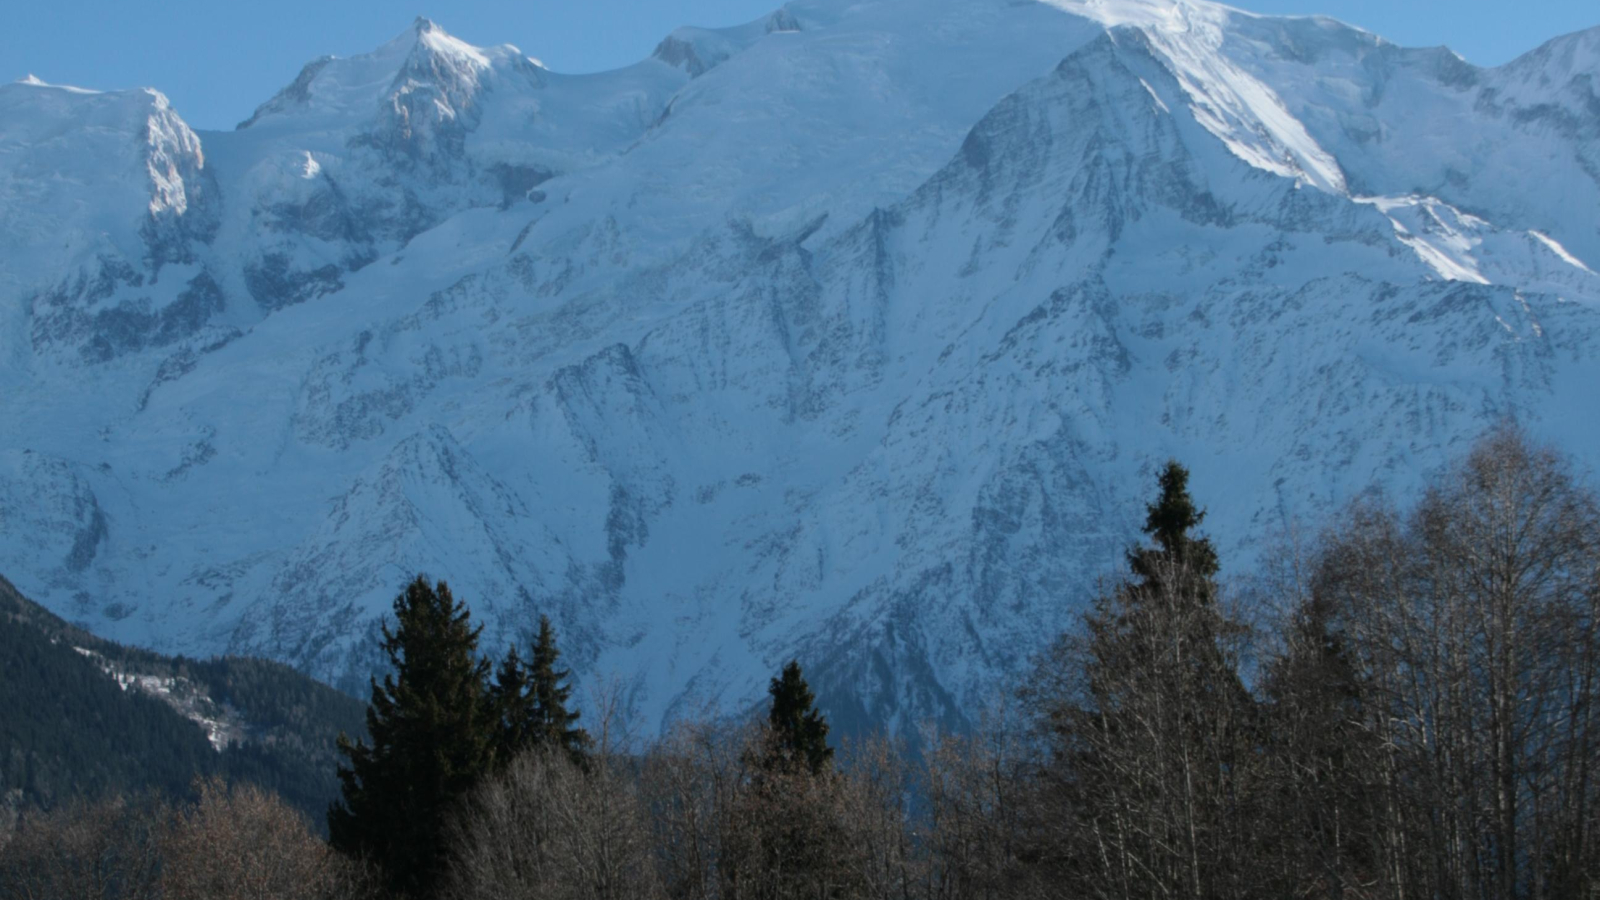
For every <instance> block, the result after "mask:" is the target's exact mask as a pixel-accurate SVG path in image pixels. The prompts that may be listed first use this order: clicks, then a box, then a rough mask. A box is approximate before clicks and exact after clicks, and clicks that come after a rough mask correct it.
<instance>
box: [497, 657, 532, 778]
mask: <svg viewBox="0 0 1600 900" xmlns="http://www.w3.org/2000/svg"><path fill="white" fill-rule="evenodd" d="M489 694H490V701H491V703H492V704H493V706H494V710H495V715H496V717H497V719H498V727H497V728H496V729H495V735H494V755H495V764H496V765H497V766H499V767H502V768H503V767H505V766H506V765H508V764H510V762H511V760H512V759H514V758H516V756H517V754H518V753H519V752H520V751H522V750H524V749H526V748H528V747H531V746H533V744H534V743H535V742H536V741H537V738H538V730H537V724H536V720H535V718H534V712H533V695H532V692H531V691H530V690H529V684H528V666H527V664H526V663H525V662H523V660H522V657H521V655H520V654H518V653H517V648H516V645H515V644H513V645H512V646H511V648H510V649H509V650H507V651H506V655H505V658H504V659H503V660H501V661H500V666H499V668H498V669H496V670H495V676H494V683H493V684H492V685H490V687H489Z"/></svg>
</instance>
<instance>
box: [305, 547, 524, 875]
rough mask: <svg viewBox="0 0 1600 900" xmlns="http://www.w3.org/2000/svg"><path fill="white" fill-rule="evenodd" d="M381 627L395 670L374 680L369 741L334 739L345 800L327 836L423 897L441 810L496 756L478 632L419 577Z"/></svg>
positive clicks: (434, 865)
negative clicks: (342, 758) (341, 758)
mask: <svg viewBox="0 0 1600 900" xmlns="http://www.w3.org/2000/svg"><path fill="white" fill-rule="evenodd" d="M394 617H395V626H394V628H393V630H391V629H390V627H389V624H388V623H387V622H386V623H384V626H383V644H382V646H383V651H384V653H385V654H386V655H387V656H388V658H389V663H390V665H391V666H392V667H393V672H392V673H391V674H389V675H386V676H384V679H383V683H382V684H381V685H380V684H379V683H378V682H377V680H376V679H373V680H372V682H371V684H372V700H371V703H370V705H369V706H368V708H367V731H368V734H369V735H370V737H371V741H372V743H371V745H370V746H369V745H367V744H365V743H352V742H351V741H349V740H348V739H346V738H344V737H341V738H340V750H341V751H342V752H343V753H344V754H345V755H346V756H348V757H349V760H350V765H349V766H348V767H344V766H340V768H339V781H340V783H341V787H342V789H343V798H342V799H341V800H340V801H339V802H336V803H335V804H334V805H333V806H332V807H331V808H330V809H329V811H328V833H329V839H330V841H331V843H332V844H333V846H334V847H335V848H337V849H338V850H340V851H342V852H343V853H345V854H347V855H350V856H353V857H358V858H365V859H368V860H371V861H372V862H374V863H376V864H377V865H378V866H379V867H380V868H381V870H382V872H383V874H384V878H385V880H386V881H387V882H388V883H389V886H390V887H391V888H392V889H394V890H395V891H397V892H400V893H407V894H413V895H425V894H426V893H427V892H428V891H429V890H430V888H431V887H432V885H433V884H434V883H435V881H436V879H437V877H438V876H439V874H440V873H441V870H442V866H443V858H442V854H443V849H442V848H443V847H444V836H443V834H442V830H443V827H444V821H445V816H446V813H447V810H448V808H449V807H450V806H451V805H452V804H453V803H454V802H455V800H456V799H457V798H458V797H459V796H461V795H462V794H463V793H465V792H466V791H467V790H468V789H469V788H471V787H472V786H473V785H474V784H475V783H476V782H477V781H478V779H479V778H480V777H481V776H482V775H483V774H484V773H485V771H486V770H487V768H488V766H489V763H490V761H491V758H492V734H493V731H494V728H493V724H494V720H493V707H492V705H491V703H490V702H489V698H488V697H487V694H486V689H485V678H486V676H487V674H488V663H487V662H484V661H482V660H480V659H479V658H478V656H477V647H478V633H479V631H480V629H478V628H474V627H472V625H471V623H470V620H469V616H468V612H467V609H466V607H465V606H464V605H462V604H459V603H457V602H456V600H455V598H454V597H452V596H451V594H450V589H449V588H448V587H447V586H446V585H445V583H444V582H442V581H441V582H439V583H438V584H437V585H436V586H431V587H430V586H429V584H428V582H427V580H426V579H425V578H424V577H422V576H420V575H419V576H417V578H416V579H415V580H413V581H412V582H411V583H410V584H409V585H407V586H406V589H405V590H404V591H403V592H402V593H401V594H400V595H399V596H398V597H396V598H395V601H394Z"/></svg>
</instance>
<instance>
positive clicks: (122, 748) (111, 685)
mask: <svg viewBox="0 0 1600 900" xmlns="http://www.w3.org/2000/svg"><path fill="white" fill-rule="evenodd" d="M0 646H3V648H4V653H3V654H0V659H3V660H4V665H3V666H0V710H3V712H0V735H3V738H0V759H3V760H4V764H3V765H0V796H6V795H8V794H14V795H15V796H16V797H17V798H18V799H19V800H20V801H21V803H23V804H24V805H30V806H32V805H39V806H44V807H47V808H48V807H52V806H56V805H59V804H62V803H66V802H69V801H72V800H75V799H84V798H89V799H93V798H95V797H99V796H103V795H105V794H108V793H121V794H124V795H132V794H137V793H140V792H142V791H145V790H152V791H157V792H161V793H166V794H169V795H185V794H187V792H188V791H189V789H190V787H191V786H192V784H193V781H194V779H195V778H197V777H200V776H208V775H220V776H225V777H228V778H230V779H238V780H243V781H249V782H252V783H256V784H260V785H263V786H266V787H269V788H271V789H273V790H275V791H277V792H278V793H279V794H280V795H282V796H283V797H284V798H285V799H286V800H288V801H289V802H290V803H292V804H294V805H295V806H297V807H299V808H300V809H301V810H303V811H304V812H305V813H306V814H307V815H308V816H310V817H311V818H312V821H317V822H320V821H321V817H322V814H323V813H324V812H325V810H326V809H327V805H328V804H329V803H330V802H331V801H332V800H333V798H334V796H335V795H336V794H337V791H338V782H337V780H336V779H335V778H334V775H333V771H334V764H335V759H336V757H335V746H334V740H335V738H336V737H337V736H338V733H339V732H340V731H345V732H347V733H349V734H360V733H362V728H363V725H362V714H361V707H360V704H358V703H357V702H355V701H354V700H351V699H350V698H348V697H345V696H344V695H342V694H338V693H336V692H334V691H333V690H331V689H329V688H327V687H324V686H323V685H320V684H317V683H316V682H314V681H311V680H310V679H308V678H306V677H304V676H303V675H300V674H298V673H295V672H293V671H292V670H290V669H288V668H286V667H284V666H282V665H281V664H277V663H271V662H266V661H264V660H255V659H241V658H234V657H230V658H223V659H214V660H208V661H197V660H184V659H171V658H167V657H161V656H158V655H156V654H153V653H149V652H146V651H141V650H133V649H129V648H125V647H121V646H118V645H116V644H113V643H110V642H108V641H104V640H101V639H99V638H96V637H94V636H92V635H90V634H88V633H86V632H84V631H81V630H79V629H77V628H74V627H72V626H70V625H67V624H66V623H65V622H62V621H61V620H60V619H59V618H57V617H55V616H54V615H51V614H50V613H49V612H47V611H46V610H44V609H43V608H42V607H40V606H38V605H37V604H34V603H33V602H32V601H30V600H28V599H26V598H24V597H23V596H22V595H21V594H19V593H17V591H16V589H15V588H14V587H12V585H11V584H10V583H9V582H7V581H6V580H5V579H3V578H0Z"/></svg>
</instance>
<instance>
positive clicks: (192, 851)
mask: <svg viewBox="0 0 1600 900" xmlns="http://www.w3.org/2000/svg"><path fill="white" fill-rule="evenodd" d="M196 793H197V795H198V796H197V799H196V800H195V802H194V803H193V804H192V805H190V806H187V807H184V808H181V809H178V810H176V811H175V812H174V813H173V814H172V815H171V818H170V820H169V821H168V822H167V823H166V824H165V826H164V827H163V828H162V829H161V832H160V833H159V836H158V837H157V841H156V846H157V851H158V853H159V856H160V860H161V878H160V886H161V897H162V898H163V900H301V898H308V897H333V896H336V894H335V891H339V892H341V895H343V894H342V892H344V891H347V890H349V889H350V887H351V884H350V879H351V875H350V873H348V872H347V871H345V868H346V866H347V865H348V863H347V862H346V861H345V860H344V859H342V858H341V857H338V856H337V855H336V854H334V853H333V851H332V850H331V849H329V847H328V846H327V844H325V843H324V842H323V841H322V840H320V839H319V838H318V837H317V836H316V835H314V834H312V833H311V828H310V826H309V825H308V824H307V822H306V821H305V820H304V819H303V818H302V817H301V816H300V814H299V813H297V812H295V811H294V810H293V809H290V808H289V807H288V806H287V805H286V804H285V803H284V802H283V801H282V800H281V799H279V798H278V797H277V795H275V794H272V793H269V792H267V791H264V790H262V789H261V788H258V787H255V786H253V785H242V786H234V787H229V786H228V785H226V784H224V783H223V782H221V781H219V780H209V781H202V782H200V783H199V784H197V786H196Z"/></svg>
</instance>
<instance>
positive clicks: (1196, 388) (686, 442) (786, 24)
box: [0, 0, 1600, 732]
mask: <svg viewBox="0 0 1600 900" xmlns="http://www.w3.org/2000/svg"><path fill="white" fill-rule="evenodd" d="M1597 85H1600V29H1597V30H1592V31H1588V32H1583V33H1579V34H1575V35H1570V36H1567V37H1562V38H1558V39H1556V40H1554V41H1552V42H1550V43H1549V44H1546V45H1545V46H1543V47H1541V48H1538V49H1536V50H1534V51H1533V52H1531V53H1529V54H1527V55H1526V56H1524V57H1522V58H1520V59H1518V60H1516V61H1514V62H1512V63H1510V64H1508V65H1505V66H1502V67H1499V68H1494V69H1481V68H1477V67H1474V66H1472V65H1470V64H1468V63H1466V62H1465V61H1463V60H1462V59H1460V58H1459V57H1458V56H1456V55H1455V54H1453V53H1451V52H1450V51H1449V50H1447V49H1443V48H1437V49H1411V48H1402V47H1398V46H1395V45H1393V44H1391V43H1388V42H1386V41H1384V40H1383V39H1381V38H1379V37H1377V36H1375V35H1372V34H1370V33H1367V32H1365V31H1362V30H1360V29H1357V28H1354V27H1352V26H1349V25H1346V24H1343V23H1340V22H1337V21H1335V20H1332V19H1327V18H1316V17H1313V18H1278V17H1266V16H1258V15H1254V14H1250V13H1246V12H1243V11H1240V10H1235V9H1231V8H1228V7H1224V6H1221V5H1217V4H1212V3H1207V2H1202V0H1025V2H1013V0H869V2H847V0H796V2H792V3H789V4H788V5H786V6H784V7H783V8H782V9H779V10H777V11H775V12H773V13H772V14H771V15H768V16H766V17H763V18H762V19H760V20H757V21H755V22H751V23H748V24H746V25H744V26H740V27H736V28H729V29H701V28H684V29H680V30H679V31H677V32H674V33H673V34H671V35H669V36H667V37H666V38H665V39H664V40H663V41H662V42H661V44H660V46H659V47H658V48H657V50H656V52H655V53H654V54H653V55H652V56H651V57H650V58H649V59H646V60H643V61H641V62H640V63H638V64H636V65H634V66H631V67H628V68H625V69H621V70H617V71H612V72H604V73H598V74H591V75H569V74H562V73H558V72H553V71H550V70H548V69H547V68H545V67H544V66H543V65H542V64H540V63H539V62H538V61H537V60H536V59H534V58H533V57H530V56H528V55H526V54H524V53H523V52H522V51H521V50H519V49H518V48H516V47H511V46H509V45H507V46H500V47H475V46H471V45H469V44H467V43H465V42H462V41H460V40H458V39H456V38H454V37H452V36H450V35H449V34H448V33H446V32H445V31H444V30H443V29H442V28H440V27H439V26H438V25H436V24H435V23H433V22H431V21H428V20H426V19H419V20H417V21H416V22H415V23H414V24H413V25H412V26H411V27H410V28H408V29H407V30H406V31H405V32H403V33H402V34H400V35H399V36H397V37H396V38H395V39H394V40H392V41H390V42H389V43H387V44H384V45H383V46H381V47H379V48H378V49H377V50H375V51H374V52H372V53H370V54H367V55H365V56H359V57H353V58H348V59H341V58H333V57H328V58H324V59H319V60H316V61H313V62H311V63H310V64H308V65H307V66H306V67H305V68H304V69H303V70H302V71H301V72H300V74H299V75H298V77H296V78H295V79H294V80H293V81H292V82H291V83H290V84H289V85H288V86H287V87H285V88H284V89H283V90H282V91H281V92H279V93H278V94H277V95H276V96H275V97H272V98H270V99H269V100H267V101H266V102H265V103H263V104H261V105H260V107H258V108H257V110H256V111H255V112H254V114H253V115H251V116H250V117H249V118H248V119H246V120H245V121H244V122H242V123H241V124H240V125H239V127H238V128H237V129H235V130H233V131H228V132H211V131H196V130H193V129H191V128H189V127H188V125H186V124H185V123H184V122H183V120H182V118H181V117H180V116H179V114H178V112H177V111H175V110H174V109H173V108H172V106H171V104H170V103H169V102H168V101H167V99H166V98H165V97H164V96H163V95H161V94H160V93H159V92H157V91H154V90H136V91H123V92H94V91H89V90H84V89H79V88H69V87H63V86H55V85H47V84H44V83H42V82H39V81H38V80H37V79H32V78H27V79H24V80H22V81H19V82H16V83H12V84H6V85H0V123H4V124H3V125H0V211H3V216H0V260H3V261H4V262H3V265H0V421H3V422H5V423H6V425H7V428H6V429H5V431H4V433H3V434H0V572H4V573H6V575H7V577H9V578H11V579H12V580H13V581H14V582H15V583H16V584H17V585H18V587H19V588H20V589H22V590H23V591H24V592H25V593H27V594H29V595H30V596H32V597H34V598H36V599H37V600H39V601H40V602H41V603H44V604H45V605H47V606H48V607H49V608H50V609H51V610H53V611H54V612H56V613H57V614H59V615H62V616H63V617H65V618H67V619H69V620H72V621H74V622H75V623H78V624H80V625H82V626H84V627H87V628H89V629H91V630H93V631H94V632H96V633H99V634H102V635H105V636H107V637H110V638H113V639H116V640H119V641H125V642H131V643H137V644H141V645H144V646H148V647H151V648H154V649H158V650H161V651H163V652H169V653H186V654H191V655H202V654H209V653H218V652H235V653H251V654H258V655H264V656H269V657H272V658H275V659H279V660H283V661H287V662H290V663H292V664H294V665H296V666H298V667H300V668H302V669H303V670H305V671H307V672H308V673H311V674H313V675H315V676H317V677H320V678H323V679H326V680H328V681H330V682H332V683H335V684H338V685H340V686H343V687H345V688H346V689H349V690H352V691H360V690H361V689H362V687H363V686H364V684H365V679H366V676H367V675H368V674H369V673H370V672H371V671H373V669H374V667H375V666H377V665H378V662H379V661H378V660H377V659H376V658H375V657H374V646H373V643H372V640H371V638H372V636H373V634H374V632H375V629H376V627H377V626H376V623H377V622H378V620H379V618H380V617H381V616H382V615H383V614H384V613H385V612H386V611H387V609H388V605H389V602H390V600H391V599H392V598H393V596H394V593H395V592H396V591H397V590H398V588H399V587H400V585H401V584H402V583H403V581H404V580H405V579H406V578H407V577H408V576H409V575H410V574H412V573H415V572H417V571H426V572H428V573H429V574H431V575H432V576H434V577H438V578H443V579H446V580H448V581H449V582H450V583H451V585H452V587H453V588H454V589H455V591H456V592H457V594H458V595H460V596H462V597H464V598H466V599H468V600H469V601H470V603H471V604H472V609H473V613H474V617H475V618H477V619H478V620H479V621H481V622H483V623H484V624H485V626H486V629H485V632H484V644H485V646H486V647H487V648H490V649H494V650H498V648H500V647H503V646H504V645H505V643H506V642H508V641H511V640H517V639H521V638H523V637H525V635H526V634H527V632H528V630H529V628H530V627H531V626H532V624H533V623H534V622H535V621H536V620H537V616H538V615H539V614H541V613H543V614H548V615H550V616H551V618H552V619H553V620H554V621H555V623H556V624H557V627H558V629H559V631H560V633H561V635H562V642H563V647H564V649H565V652H566V653H567V654H568V656H569V659H570V661H571V664H572V667H573V668H574V670H575V671H576V672H578V673H579V674H580V676H581V678H582V681H583V683H584V684H585V686H586V687H587V688H589V689H595V690H598V689H601V688H605V689H615V690H619V691H620V692H621V695H622V697H623V698H624V699H625V701H626V702H627V704H628V706H629V708H630V709H631V711H632V712H633V713H634V715H635V716H637V721H638V722H639V723H640V726H641V727H642V729H643V730H644V731H646V732H650V731H654V730H656V729H659V728H662V727H666V726H668V725H670V724H671V723H672V722H673V721H675V720H677V719H680V718H684V717H690V716H697V715H703V714H705V713H707V712H708V711H709V712H718V711H721V712H728V711H738V710H740V709H744V708H747V707H749V706H750V705H751V704H753V703H755V702H757V701H758V700H759V698H760V697H761V695H762V692H763V691H764V689H765V685H766V679H767V678H768V677H769V676H770V674H771V673H772V672H775V671H776V670H777V669H778V667H779V666H781V665H782V663H783V662H785V661H786V660H788V659H789V658H791V657H798V658H799V659H800V660H801V661H802V663H803V664H804V665H805V666H806V668H807V671H808V675H810V676H811V680H812V683H813V685H814V686H816V687H817V689H818V692H819V695H820V696H821V698H822V700H823V702H824V704H825V705H826V706H827V708H828V709H829V711H830V713H831V714H832V715H833V716H834V718H835V720H836V721H837V722H839V723H841V724H842V725H843V726H844V727H845V728H847V729H848V728H859V727H869V726H874V725H884V726H887V727H890V728H896V729H901V730H902V731H909V730H911V729H912V728H913V727H914V726H915V725H916V724H917V723H920V722H924V721H934V722H937V723H940V724H941V725H943V726H945V727H951V728H963V727H967V726H969V725H970V724H971V717H972V716H973V715H974V711H975V710H978V709H980V708H982V707H983V706H984V704H985V703H986V702H988V701H989V700H991V699H992V698H993V697H994V696H995V695H996V692H997V691H998V690H1000V689H1001V686H1002V685H1003V684H1005V682H1006V679H1007V678H1008V677H1010V676H1012V675H1014V674H1015V673H1017V672H1018V671H1020V670H1021V669H1022V667H1024V666H1025V665H1026V664H1027V661H1028V659H1029V658H1030V655H1031V654H1032V653H1034V652H1035V651H1036V650H1037V649H1038V648H1039V647H1040V646H1041V645H1042V644H1043V642H1045V641H1046V640H1048V638H1049V637H1050V636H1051V635H1052V634H1054V633H1056V632H1057V631H1059V630H1060V629H1061V628H1063V627H1064V626H1065V625H1066V624H1067V623H1068V622H1069V621H1070V619H1071V616H1072V615H1073V613H1074V612H1075V611H1076V610H1078V609H1080V608H1081V606H1082V603H1083V601H1084V598H1085V597H1086V596H1087V593H1088V592H1089V591H1091V590H1093V588H1094V585H1095V583H1096V581H1097V580H1098V579H1100V578H1102V577H1104V576H1105V575H1107V574H1109V573H1112V572H1114V571H1115V569H1116V567H1117V565H1118V563H1119V561H1120V558H1121V551H1122V549H1124V548H1125V547H1126V546H1127V545H1128V543H1129V542H1130V541H1132V540H1133V539H1134V538H1136V537H1137V526H1138V524H1139V520H1140V514H1141V512H1142V509H1143V502H1144V501H1145V499H1146V495H1147V494H1148V492H1149V490H1150V487H1151V484H1152V483H1153V475H1154V473H1155V471H1156V469H1157V467H1158V466H1159V465H1160V464H1162V463H1163V462H1164V461H1165V460H1166V459H1168V458H1169V457H1176V458H1178V459H1180V460H1182V461H1183V462H1185V463H1186V464H1187V465H1188V466H1190V468H1191V469H1192V470H1193V472H1194V480H1193V485H1194V487H1195V491H1196V493H1197V496H1198V498H1199V500H1200V501H1201V502H1202V503H1203V504H1204V505H1205V506H1207V507H1208V508H1209V510H1210V516H1209V517H1208V519H1207V527H1208V530H1209V532H1210V533H1211V534H1212V535H1213V536H1214V537H1215V538H1216V539H1217V541H1218V543H1219V546H1220V548H1221V550H1222V553H1223V558H1224V560H1225V563H1226V565H1227V570H1228V572H1229V573H1230V574H1233V575H1237V574H1240V573H1243V572H1246V571H1248V569H1249V567H1250V565H1251V564H1252V563H1253V561H1254V560H1255V559H1256V558H1257V556H1258V554H1259V553H1260V552H1261V551H1262V549H1263V548H1264V547H1265V546H1266V545H1267V544H1268V543H1269V542H1270V541H1271V540H1272V537H1273V535H1275V534H1278V533H1281V532H1283V531H1285V530H1287V529H1293V528H1297V527H1315V524H1316V523H1317V522H1318V521H1319V520H1320V518H1321V517H1322V516H1325V515H1326V514H1327V513H1328V512H1329V511H1331V510H1333V509H1335V508H1337V507H1338V506H1339V505H1340V504H1342V503H1344V502H1346V501H1348V500H1349V499H1351V498H1352V497H1354V496H1356V495H1358V494H1361V493H1362V492H1364V491H1367V490H1370V489H1373V488H1374V487H1378V488H1382V489H1384V490H1387V491H1391V492H1394V493H1395V494H1398V495H1404V494H1406V493H1407V492H1413V491H1416V490H1418V489H1419V488H1420V487H1421V486H1422V485H1424V484H1425V483H1426V479H1427V478H1428V477H1429V476H1430V474H1431V473H1433V472H1435V471H1436V470H1437V469H1438V468H1439V467H1440V466H1441V465H1443V464H1444V463H1446V462H1447V461H1448V460H1449V459H1450V458H1451V457H1452V456H1454V455H1455V454H1458V453H1459V452H1461V450H1462V449H1463V448H1464V447H1465V446H1466V445H1467V444H1468V443H1469V442H1470V441H1471V440H1472V439H1473V438H1474V437H1475V436H1476V435H1477V434H1479V433H1480V432H1481V431H1482V430H1483V429H1484V428H1485V427H1486V426H1487V425H1488V424H1490V423H1492V422H1494V421H1496V420H1498V419H1500V418H1503V417H1506V416H1513V417H1515V418H1516V419H1518V421H1520V422H1522V423H1523V424H1524V425H1525V426H1526V427H1528V428H1529V430H1530V431H1532V432H1533V433H1534V434H1535V435H1536V436H1538V437H1539V438H1541V439H1544V440H1548V441H1551V442H1553V443H1555V444H1557V445H1558V446H1560V447H1562V448H1564V449H1565V450H1566V451H1568V452H1570V453H1572V454H1574V455H1575V456H1576V457H1577V458H1578V459H1579V460H1580V461H1582V462H1584V463H1589V462H1592V460H1593V459H1594V453H1595V450H1596V448H1597V447H1600V440H1597V438H1600V425H1597V424H1596V420H1595V417H1594V414H1593V413H1594V410H1595V408H1596V407H1595V400H1594V396H1595V395H1594V390H1595V385H1596V384H1600V363H1597V357H1600V275H1597V274H1596V270H1595V268H1594V267H1595V266H1596V265H1600V94H1597Z"/></svg>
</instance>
